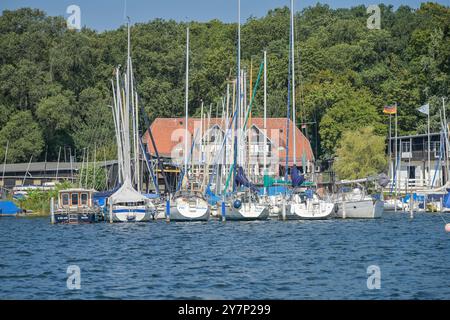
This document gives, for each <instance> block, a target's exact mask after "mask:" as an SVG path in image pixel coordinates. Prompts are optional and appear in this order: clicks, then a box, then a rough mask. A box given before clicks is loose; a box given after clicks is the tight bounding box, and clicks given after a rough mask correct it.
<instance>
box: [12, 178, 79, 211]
mask: <svg viewBox="0 0 450 320" xmlns="http://www.w3.org/2000/svg"><path fill="white" fill-rule="evenodd" d="M71 187H73V185H72V184H71V183H70V182H68V181H64V182H61V183H58V184H56V186H55V188H54V189H53V190H50V191H44V190H32V191H29V192H28V193H27V197H26V198H25V199H21V200H17V201H18V203H19V207H20V208H22V209H25V210H27V211H33V213H36V214H50V201H51V198H54V199H55V203H56V202H57V199H58V192H59V190H63V189H68V188H71Z"/></svg>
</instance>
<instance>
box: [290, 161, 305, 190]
mask: <svg viewBox="0 0 450 320" xmlns="http://www.w3.org/2000/svg"><path fill="white" fill-rule="evenodd" d="M291 180H292V186H293V187H300V186H301V185H302V183H303V182H305V177H304V175H302V174H300V172H299V171H298V168H297V166H296V165H294V166H293V167H292V169H291Z"/></svg>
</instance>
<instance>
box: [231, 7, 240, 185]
mask: <svg viewBox="0 0 450 320" xmlns="http://www.w3.org/2000/svg"><path fill="white" fill-rule="evenodd" d="M236 69H237V70H236V90H237V93H236V119H235V123H234V134H235V136H234V159H233V163H234V168H233V171H234V177H236V173H237V169H236V165H237V163H236V160H237V134H238V132H237V124H238V118H239V112H240V105H241V80H240V77H241V0H238V43H237V68H236ZM235 190H236V184H235V183H234V182H233V191H235Z"/></svg>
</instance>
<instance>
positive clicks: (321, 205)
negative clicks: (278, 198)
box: [279, 200, 334, 220]
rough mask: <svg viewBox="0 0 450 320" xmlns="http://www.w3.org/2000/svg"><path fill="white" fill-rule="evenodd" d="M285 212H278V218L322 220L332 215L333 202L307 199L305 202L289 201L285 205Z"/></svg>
mask: <svg viewBox="0 0 450 320" xmlns="http://www.w3.org/2000/svg"><path fill="white" fill-rule="evenodd" d="M285 210H286V212H283V208H282V209H281V213H279V217H280V219H283V220H284V219H286V220H323V219H329V218H331V217H333V215H334V203H332V202H326V201H323V200H320V201H311V200H308V201H307V202H306V203H304V202H303V203H295V202H293V203H290V204H288V205H286V209H285Z"/></svg>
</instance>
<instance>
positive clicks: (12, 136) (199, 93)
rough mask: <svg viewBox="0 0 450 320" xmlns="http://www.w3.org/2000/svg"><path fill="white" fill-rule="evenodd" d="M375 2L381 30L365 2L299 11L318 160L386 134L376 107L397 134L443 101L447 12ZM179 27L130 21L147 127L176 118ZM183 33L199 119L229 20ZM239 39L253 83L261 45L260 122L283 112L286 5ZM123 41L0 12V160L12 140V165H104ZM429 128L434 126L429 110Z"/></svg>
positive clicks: (299, 80)
mask: <svg viewBox="0 0 450 320" xmlns="http://www.w3.org/2000/svg"><path fill="white" fill-rule="evenodd" d="M380 7H381V17H382V26H381V27H382V29H381V30H368V29H367V27H366V20H367V17H368V15H367V14H366V8H365V6H362V5H360V6H356V7H352V8H345V9H344V8H341V9H332V8H331V7H330V6H328V5H323V4H316V5H314V6H311V7H307V8H305V9H303V10H302V11H301V12H297V14H296V17H295V22H296V29H295V35H296V44H295V57H296V86H297V88H296V89H297V90H296V93H297V96H296V105H297V111H298V112H297V118H298V119H297V123H302V122H306V123H310V122H314V123H315V124H314V125H308V126H307V129H306V131H305V133H306V134H307V136H308V137H310V138H311V140H312V141H313V142H314V144H315V146H314V147H315V148H314V149H315V150H316V149H317V152H318V154H317V155H316V156H317V157H323V158H325V157H332V156H334V153H335V146H336V144H337V143H338V142H339V139H340V137H341V135H342V132H344V131H346V130H348V129H356V128H358V127H361V126H363V125H372V126H373V127H374V130H375V133H377V134H384V133H385V132H387V127H388V123H389V117H387V116H384V115H383V114H382V107H383V105H385V104H392V103H395V102H396V103H397V105H398V110H399V111H398V112H399V114H398V128H399V134H413V133H417V132H423V128H424V125H425V124H426V117H423V115H421V114H420V113H418V112H417V108H418V107H419V106H420V105H422V104H424V103H426V102H428V101H429V102H430V105H431V106H432V112H437V110H439V108H440V106H441V99H440V98H441V97H448V96H449V95H450V7H448V6H444V5H440V4H437V3H432V2H427V3H423V4H421V5H420V8H419V9H417V10H414V9H412V8H410V7H408V6H399V7H398V8H397V9H396V10H394V8H393V6H391V5H380ZM187 26H188V24H187V23H185V22H180V23H177V22H175V21H173V20H170V21H164V20H162V19H155V20H152V21H149V22H147V23H138V24H135V25H133V26H132V31H131V32H132V33H131V37H132V38H131V40H132V57H133V68H134V70H135V78H136V85H137V90H138V93H139V95H140V104H141V106H142V107H143V109H144V110H145V112H146V114H147V115H148V117H149V118H150V121H152V120H153V119H154V118H155V117H158V116H159V117H161V116H162V117H175V116H183V113H184V72H185V71H184V70H185V69H184V67H185V61H184V59H185V37H186V27H187ZM189 27H190V30H191V37H190V39H191V46H190V48H191V52H190V57H191V61H190V88H189V105H190V110H191V113H192V115H195V114H197V115H198V114H199V108H200V105H201V103H202V101H203V102H204V103H205V105H206V106H209V104H210V103H212V104H213V105H216V104H217V103H218V102H219V101H220V99H221V97H222V96H223V95H224V94H225V90H226V85H227V81H229V80H231V79H232V78H233V77H234V75H235V67H236V24H233V23H222V22H220V21H218V20H211V21H209V22H202V23H200V22H189ZM241 37H242V67H243V68H245V69H246V70H247V72H250V66H251V63H252V64H253V80H255V78H256V74H257V71H258V70H257V69H258V65H259V63H260V62H261V60H262V56H263V54H262V51H263V50H267V58H268V83H267V89H268V115H269V116H271V117H285V115H286V103H287V74H288V57H289V55H288V49H289V9H288V8H287V7H284V8H278V9H274V10H271V11H269V12H268V13H267V15H266V16H264V17H261V18H254V17H252V18H250V19H248V20H247V22H246V23H244V24H243V25H242V32H241ZM126 40H127V37H126V28H125V26H122V27H120V28H118V29H116V30H111V31H106V32H102V33H97V32H95V31H92V30H90V29H87V28H83V29H82V30H81V31H73V30H68V29H67V27H66V24H65V21H64V18H63V17H50V16H47V15H46V14H45V12H42V11H40V10H34V9H30V8H22V9H18V10H15V11H10V10H4V11H3V13H2V15H1V16H0V157H1V156H2V154H4V151H3V146H5V145H6V141H9V142H10V150H11V153H10V155H9V156H8V158H9V159H8V161H9V162H20V161H27V160H28V159H29V157H30V156H31V155H33V157H34V159H35V160H44V159H45V158H46V159H47V160H48V161H55V160H56V159H57V156H58V150H59V147H65V148H70V149H71V150H72V152H71V153H72V154H75V153H76V154H77V160H78V161H81V157H82V154H83V152H82V150H83V149H84V148H90V149H91V150H93V149H96V148H99V149H102V150H100V152H99V155H98V157H100V159H103V158H104V157H106V158H107V159H113V158H114V157H115V147H114V141H115V139H114V126H113V122H112V114H111V111H110V109H109V107H108V105H110V104H111V103H112V92H111V83H110V80H111V78H112V73H113V70H114V68H115V67H117V66H118V65H122V66H123V65H125V59H126V51H127V50H126V48H127V45H126ZM248 88H249V86H248ZM261 88H262V86H261ZM262 102H263V95H262V90H259V91H258V92H257V95H256V99H255V103H254V106H253V110H254V116H261V115H262V111H263V103H262ZM447 105H448V104H447ZM447 111H448V110H447ZM22 118H23V120H22V121H21V120H20V119H22ZM141 120H142V121H141V122H140V130H141V131H144V130H145V126H144V121H143V119H142V117H141ZM432 128H433V130H439V119H438V114H437V113H435V114H433V115H432ZM19 133H20V134H19ZM42 139H43V140H42ZM44 146H45V147H44ZM75 151H76V152H75Z"/></svg>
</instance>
